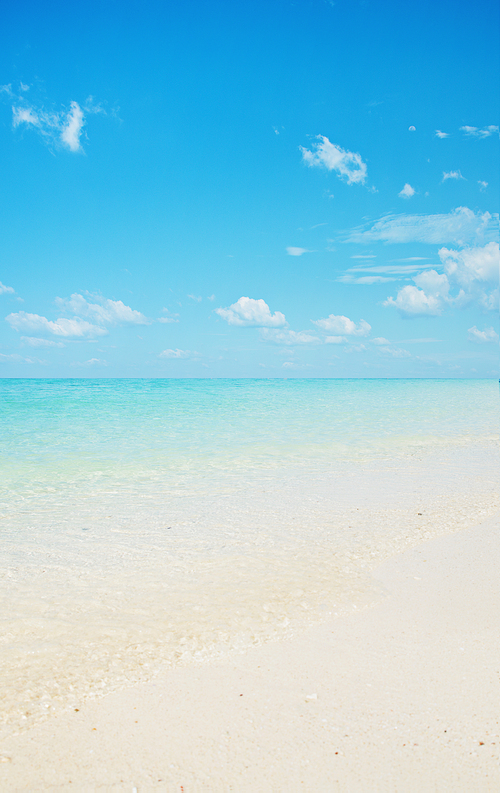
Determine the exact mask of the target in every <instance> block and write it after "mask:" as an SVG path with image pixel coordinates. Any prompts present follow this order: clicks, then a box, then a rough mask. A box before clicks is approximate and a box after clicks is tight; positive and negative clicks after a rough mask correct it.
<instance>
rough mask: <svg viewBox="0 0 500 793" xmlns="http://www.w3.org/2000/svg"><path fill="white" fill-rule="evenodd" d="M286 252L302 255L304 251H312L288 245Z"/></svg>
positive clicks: (290, 254)
mask: <svg viewBox="0 0 500 793" xmlns="http://www.w3.org/2000/svg"><path fill="white" fill-rule="evenodd" d="M286 252H287V253H288V255H289V256H302V254H303V253H310V251H308V250H307V248H293V247H288V248H287V249H286Z"/></svg>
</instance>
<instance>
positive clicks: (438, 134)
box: [436, 129, 450, 138]
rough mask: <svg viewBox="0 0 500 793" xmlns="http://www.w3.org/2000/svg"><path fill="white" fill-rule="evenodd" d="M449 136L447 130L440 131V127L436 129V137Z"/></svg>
mask: <svg viewBox="0 0 500 793" xmlns="http://www.w3.org/2000/svg"><path fill="white" fill-rule="evenodd" d="M449 137H450V133H449V132H441V130H440V129H437V130H436V138H449Z"/></svg>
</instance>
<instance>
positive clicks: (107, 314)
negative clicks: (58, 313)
mask: <svg viewBox="0 0 500 793" xmlns="http://www.w3.org/2000/svg"><path fill="white" fill-rule="evenodd" d="M94 300H96V301H98V302H96V303H91V302H89V301H88V300H87V299H86V298H85V297H84V296H83V295H80V294H78V293H76V292H75V293H74V294H72V295H71V297H69V298H61V297H57V298H56V300H55V302H56V305H57V306H58V307H59V308H60V309H61V310H62V311H65V312H67V313H71V314H75V315H76V316H78V317H89V318H90V319H92V320H93V321H94V322H97V323H98V324H99V325H128V324H130V325H149V320H148V319H146V317H145V316H144V315H143V314H141V312H140V311H136V310H135V309H133V308H130V306H126V305H125V304H124V303H122V301H121V300H108V299H107V298H104V297H100V296H97V297H94Z"/></svg>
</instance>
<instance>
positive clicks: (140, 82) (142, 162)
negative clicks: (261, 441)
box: [0, 0, 499, 377]
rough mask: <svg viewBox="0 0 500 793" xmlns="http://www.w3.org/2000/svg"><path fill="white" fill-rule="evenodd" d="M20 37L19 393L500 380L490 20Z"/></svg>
mask: <svg viewBox="0 0 500 793" xmlns="http://www.w3.org/2000/svg"><path fill="white" fill-rule="evenodd" d="M2 28H3V32H2V33H1V34H0V35H1V47H0V64H1V73H0V84H1V85H2V86H3V87H2V89H1V92H0V136H1V147H0V149H1V158H2V163H1V168H2V175H3V189H2V193H1V199H0V200H1V202H2V212H1V220H0V223H1V237H0V239H1V257H0V282H1V286H0V312H1V313H0V376H4V377H497V376H498V269H499V268H498V195H499V193H498V165H499V145H498V144H499V135H498V124H499V113H498V101H497V84H498V73H499V70H498V40H497V30H498V10H497V4H496V3H494V2H490V1H489V0H488V1H486V0H484V1H482V2H481V1H480V2H478V3H475V4H474V5H471V4H470V3H465V2H456V0H453V2H447V1H446V0H443V1H442V2H439V3H437V4H436V3H435V2H433V3H431V2H422V3H419V4H412V5H411V6H410V5H409V4H403V5H402V4H401V3H396V2H392V1H391V0H387V1H386V2H380V1H379V2H370V1H369V0H368V1H365V0H363V2H356V0H335V2H325V0H297V1H296V2H281V1H280V0H277V1H275V2H271V3H269V2H265V3H264V2H260V1H257V2H251V3H250V2H246V0H244V2H241V3H233V2H231V3H229V2H219V3H216V4H214V3H208V2H199V1H198V0H196V1H192V2H189V0H188V2H185V3H183V4H179V3H172V2H170V3H165V2H161V3H160V2H146V3H138V2H127V0H121V2H120V3H118V2H115V0H104V1H101V2H99V3H96V2H91V1H90V2H86V3H70V4H68V3H62V2H61V3H58V2H48V3H45V4H43V5H42V4H40V3H34V2H32V3H28V2H22V1H21V2H20V3H18V4H10V7H8V8H7V9H6V10H5V12H4V23H3V26H2Z"/></svg>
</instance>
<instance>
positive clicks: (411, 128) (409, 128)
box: [408, 124, 417, 132]
mask: <svg viewBox="0 0 500 793" xmlns="http://www.w3.org/2000/svg"><path fill="white" fill-rule="evenodd" d="M416 131H417V128H416V127H414V126H413V124H412V125H411V127H408V132H416Z"/></svg>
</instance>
